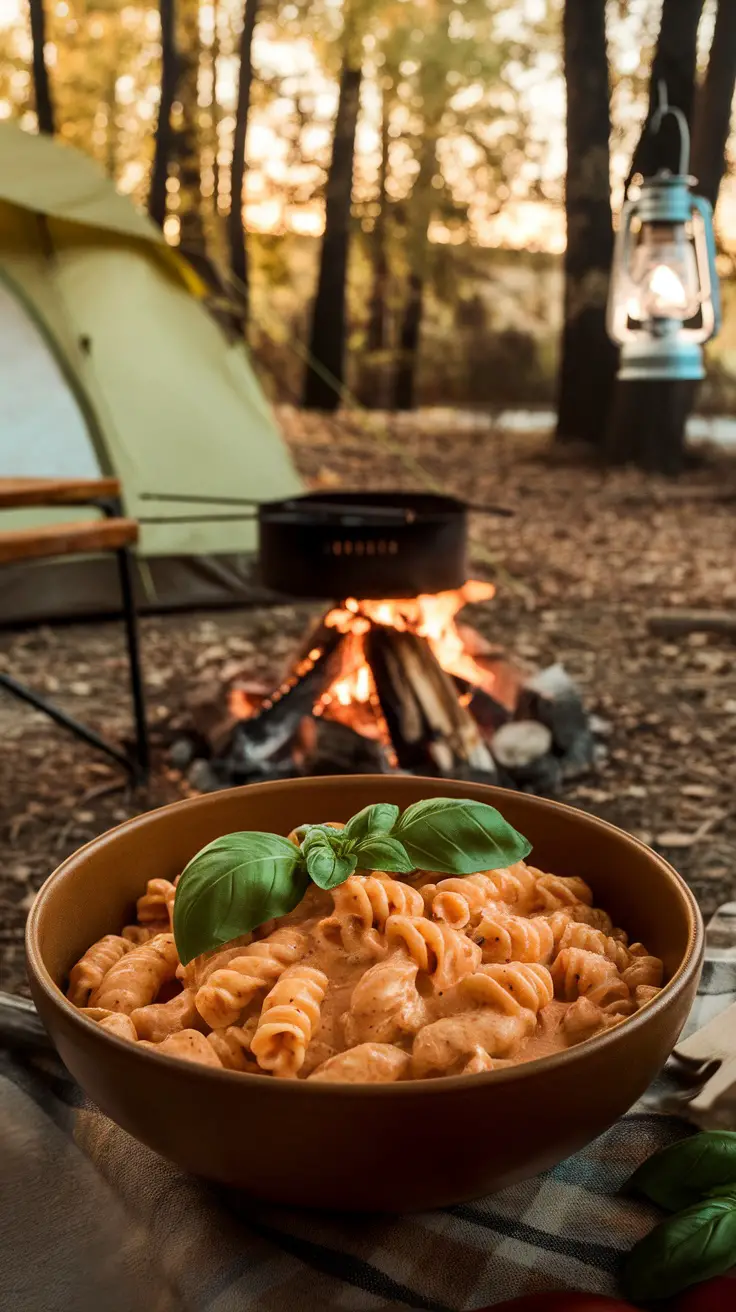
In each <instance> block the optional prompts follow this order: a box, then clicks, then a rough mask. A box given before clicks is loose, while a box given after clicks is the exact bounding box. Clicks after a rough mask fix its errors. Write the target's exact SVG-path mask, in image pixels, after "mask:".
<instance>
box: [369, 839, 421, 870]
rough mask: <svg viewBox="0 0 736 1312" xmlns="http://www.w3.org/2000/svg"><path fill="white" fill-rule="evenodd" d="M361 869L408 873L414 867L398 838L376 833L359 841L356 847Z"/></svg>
mask: <svg viewBox="0 0 736 1312" xmlns="http://www.w3.org/2000/svg"><path fill="white" fill-rule="evenodd" d="M355 855H356V857H357V858H358V865H359V866H360V868H361V870H386V871H388V872H389V873H390V874H398V875H408V874H411V871H412V870H413V869H414V862H413V861H410V860H409V857H408V855H407V851H406V848H405V847H404V844H403V843H400V842H399V840H398V838H392V837H391V836H390V835H389V834H375V835H372V836H371V837H370V838H366V839H364V841H363V842H362V843H358V845H357V847H356V849H355Z"/></svg>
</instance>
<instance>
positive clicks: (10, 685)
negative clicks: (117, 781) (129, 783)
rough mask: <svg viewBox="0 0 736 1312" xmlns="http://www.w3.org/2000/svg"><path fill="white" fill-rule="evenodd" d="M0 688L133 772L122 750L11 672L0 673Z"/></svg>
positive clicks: (132, 766)
mask: <svg viewBox="0 0 736 1312" xmlns="http://www.w3.org/2000/svg"><path fill="white" fill-rule="evenodd" d="M0 688H4V689H5V691H6V692H9V693H10V694H11V695H12V696H13V697H17V698H18V700H19V701H22V702H28V704H29V706H33V707H35V709H36V710H37V711H43V713H44V715H48V717H49V719H51V720H54V721H55V722H56V723H57V724H60V725H61V726H62V727H63V728H64V729H68V730H69V731H70V733H73V734H75V736H76V737H77V738H81V739H82V742H84V743H88V744H89V746H90V747H96V748H97V749H98V751H100V752H104V753H105V755H106V756H111V757H112V759H113V761H117V762H118V764H119V765H124V766H125V768H126V770H130V771H131V773H135V762H133V761H131V759H130V757H129V756H127V755H126V753H125V752H124V751H122V750H121V749H120V748H118V747H113V745H112V743H108V742H106V741H105V739H104V738H101V737H100V735H99V734H98V733H95V731H94V729H88V728H87V725H86V724H80V723H79V721H78V720H75V719H74V717H73V716H71V715H67V713H66V711H62V710H61V709H60V708H59V707H58V706H54V704H53V702H48V701H46V698H45V697H42V696H41V694H40V693H38V692H34V691H33V689H32V688H27V687H26V685H25V684H24V683H19V682H18V680H17V679H14V678H13V676H12V675H11V674H0Z"/></svg>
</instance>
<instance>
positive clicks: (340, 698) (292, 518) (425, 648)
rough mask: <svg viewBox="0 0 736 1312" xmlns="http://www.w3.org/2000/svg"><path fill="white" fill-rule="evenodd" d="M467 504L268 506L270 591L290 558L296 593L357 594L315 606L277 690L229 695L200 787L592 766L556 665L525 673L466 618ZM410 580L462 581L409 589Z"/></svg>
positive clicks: (480, 591)
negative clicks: (336, 776) (352, 588)
mask: <svg viewBox="0 0 736 1312" xmlns="http://www.w3.org/2000/svg"><path fill="white" fill-rule="evenodd" d="M305 503H307V504H306V506H305ZM465 510H466V508H465V507H464V506H463V505H462V503H458V502H455V501H454V500H453V499H452V498H443V497H439V496H429V495H422V496H417V495H415V496H413V497H412V496H411V495H409V494H407V495H406V496H404V497H400V496H399V495H398V494H397V495H395V496H394V495H390V494H385V493H381V494H362V495H361V494H358V493H340V494H335V501H334V502H333V504H332V505H330V503H329V498H325V497H322V498H321V499H320V500H319V501H316V500H315V499H314V498H311V499H310V498H308V497H305V498H301V499H297V501H295V502H288V503H272V505H271V506H269V507H266V508H265V509H264V511H263V513H262V515H261V528H262V533H261V566H262V574H263V575H264V577H265V581H266V582H268V583H270V584H271V586H278V587H279V589H280V590H281V591H282V592H283V591H285V588H286V581H287V577H288V567H289V565H290V564H291V566H292V569H291V580H292V582H291V586H292V588H294V587H295V583H296V585H297V595H301V596H305V595H314V593H315V591H316V592H317V593H319V592H322V595H324V593H325V592H326V591H328V590H331V589H332V588H333V587H334V589H335V591H337V587H338V586H340V585H341V584H342V585H344V584H346V583H348V582H350V581H352V582H360V583H362V584H363V585H364V587H365V591H363V592H360V593H358V595H346V596H345V599H344V600H343V601H340V602H339V603H337V604H333V605H331V606H330V607H329V608H328V609H327V610H326V611H325V613H324V614H323V616H322V618H321V619H320V620H319V622H318V623H317V624H316V625H314V626H313V627H312V628H311V629H310V630H309V631H308V632H307V634H306V636H305V638H304V640H303V642H302V644H301V646H300V648H299V649H298V650H297V651H295V652H294V653H293V656H292V658H291V660H290V662H289V665H288V668H287V669H286V670H285V671H284V672H283V674H282V677H281V678H280V679H279V680H276V679H275V680H274V687H273V688H272V689H269V690H268V691H263V690H260V689H258V688H255V687H254V686H253V685H252V684H250V685H249V684H242V683H241V684H238V683H236V684H235V685H234V686H233V687H232V688H231V689H230V690H229V706H228V709H229V716H228V717H227V719H226V720H225V721H224V723H223V720H222V716H221V715H220V716H219V720H220V723H219V724H218V726H217V731H216V732H215V733H212V732H210V734H209V741H208V742H207V743H206V745H205V747H204V750H203V749H202V735H201V733H200V734H199V744H198V747H197V749H196V755H197V758H198V759H197V760H196V761H195V762H194V767H195V770H194V777H193V778H192V776H191V775H190V778H192V782H193V783H194V785H195V787H198V788H215V787H223V786H226V785H228V784H238V783H249V782H254V781H257V780H260V779H264V778H274V777H282V778H288V777H293V776H294V775H300V774H303V775H309V774H329V773H364V772H371V773H373V772H388V771H393V770H402V771H406V772H410V773H413V774H424V775H434V776H444V777H449V778H460V779H472V780H476V781H480V782H488V783H501V784H503V785H506V786H509V787H518V788H524V789H527V790H530V791H535V792H555V791H557V790H558V789H559V786H560V784H561V782H562V780H563V778H564V777H566V776H569V775H571V774H573V773H580V772H581V771H582V770H585V769H588V768H589V767H590V766H591V764H592V763H593V761H594V747H595V745H594V742H593V738H592V734H591V730H590V726H589V722H588V717H587V715H586V713H585V710H584V707H583V705H582V702H581V699H580V696H579V694H578V692H577V690H576V688H575V686H574V684H573V683H572V681H571V680H570V679H569V678H568V676H567V675H566V674H565V672H564V670H562V669H561V667H559V666H552V667H550V668H549V669H548V670H546V671H542V672H541V673H534V672H532V671H528V670H523V669H521V668H520V667H519V666H518V665H517V664H516V663H515V662H514V661H513V660H509V659H508V658H507V657H506V655H505V653H504V652H503V651H502V650H500V649H498V648H494V647H493V646H492V645H491V644H490V643H488V642H487V641H486V640H485V639H484V638H483V637H482V636H481V635H480V634H479V633H478V632H477V630H476V629H474V628H473V627H471V625H470V624H468V623H467V622H466V621H465V618H464V616H461V612H463V611H464V608H465V607H467V606H470V605H477V604H487V603H489V602H491V601H492V600H493V598H494V596H495V591H496V590H495V587H494V586H493V584H491V583H488V582H482V581H479V580H474V579H471V580H469V581H462V580H463V579H464V577H465V576H464V560H465ZM438 548H439V550H438ZM305 562H307V563H306V564H305ZM419 578H423V579H428V580H429V579H432V581H434V582H435V583H437V582H441V583H442V584H443V585H446V584H454V583H456V584H457V586H441V587H435V588H433V589H432V590H429V589H427V590H420V589H417V590H416V593H414V591H413V590H412V589H410V587H407V586H406V585H407V584H408V583H410V582H411V581H415V582H416V581H417V580H418V579H419ZM380 584H383V585H384V586H385V588H386V593H387V595H385V596H381V594H380V591H379V585H380ZM356 593H357V589H356ZM366 594H368V595H366ZM333 595H334V594H333ZM338 595H339V594H338ZM177 750H178V756H179V758H180V759H181V760H182V763H183V762H184V759H185V757H186V754H187V750H186V747H185V746H182V744H181V743H179V745H178V748H177ZM191 750H192V754H194V753H195V748H194V747H192V749H191ZM203 758H207V759H206V760H205V759H203Z"/></svg>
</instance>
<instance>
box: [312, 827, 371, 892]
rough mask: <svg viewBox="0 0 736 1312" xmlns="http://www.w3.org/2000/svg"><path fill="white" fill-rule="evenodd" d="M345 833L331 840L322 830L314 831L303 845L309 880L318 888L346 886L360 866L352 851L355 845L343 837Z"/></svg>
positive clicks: (341, 832)
mask: <svg viewBox="0 0 736 1312" xmlns="http://www.w3.org/2000/svg"><path fill="white" fill-rule="evenodd" d="M343 832H344V831H340V833H339V834H336V835H335V837H334V838H331V837H329V836H328V834H327V833H325V832H323V831H321V830H318V829H312V830H310V832H309V833H308V834H307V836H306V838H305V839H304V842H303V843H302V852H303V854H304V858H305V860H306V863H307V870H308V872H309V878H310V879H311V880H312V881H313V883H315V884H316V885H317V887H318V888H324V889H328V890H329V889H331V888H337V887H338V885H339V884H344V883H345V880H346V879H347V878H348V877H349V876H350V875H352V873H353V871H354V870H355V868H356V866H357V864H358V858H357V856H356V855H355V852H354V851H353V850H352V849H353V847H354V846H355V845H354V844H353V843H351V842H350V841H349V840H346V839H344V838H343V837H342V834H343Z"/></svg>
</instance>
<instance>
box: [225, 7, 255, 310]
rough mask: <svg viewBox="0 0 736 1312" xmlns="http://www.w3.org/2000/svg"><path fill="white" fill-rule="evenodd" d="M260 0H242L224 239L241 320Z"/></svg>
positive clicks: (244, 298)
mask: <svg viewBox="0 0 736 1312" xmlns="http://www.w3.org/2000/svg"><path fill="white" fill-rule="evenodd" d="M258 3H259V0H245V7H244V9H243V30H242V32H241V33H240V74H239V77H238V103H237V108H236V111H235V132H234V134H233V165H232V175H231V188H232V190H231V193H230V213H229V214H228V216H227V239H228V245H229V247H230V268H231V270H232V272H233V275H234V277H235V278H236V279H237V285H236V291H237V292H238V294H239V296H240V297H241V298H242V304H243V323H244V326H245V324H246V323H247V318H248V252H247V249H246V244H245V241H246V238H245V222H244V220H243V205H244V204H245V196H244V194H243V184H244V182H245V141H246V137H247V135H248V112H249V110H250V92H251V87H252V85H253V33H254V32H255V28H256V19H257V17H258Z"/></svg>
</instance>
